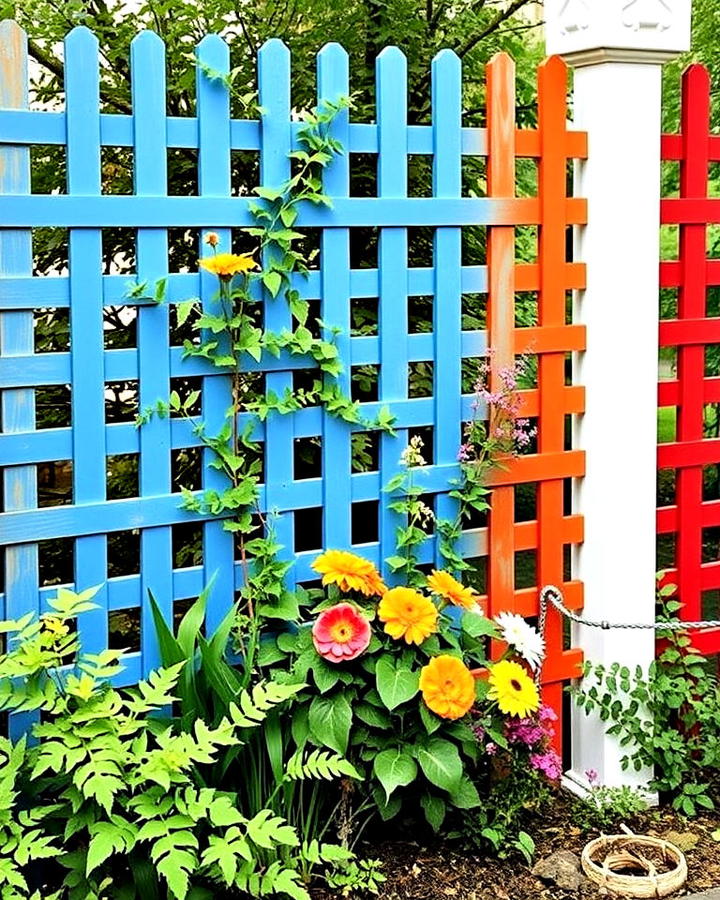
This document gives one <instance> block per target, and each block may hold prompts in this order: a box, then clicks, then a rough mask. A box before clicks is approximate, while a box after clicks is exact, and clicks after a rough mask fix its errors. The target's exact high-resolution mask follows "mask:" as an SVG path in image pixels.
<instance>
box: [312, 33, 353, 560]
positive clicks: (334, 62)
mask: <svg viewBox="0 0 720 900" xmlns="http://www.w3.org/2000/svg"><path fill="white" fill-rule="evenodd" d="M348 79H349V75H348V55H347V53H346V52H345V50H344V49H343V48H342V47H341V46H340V44H327V45H326V46H325V47H323V49H322V50H321V51H320V53H319V54H318V103H322V102H323V100H329V101H332V102H335V101H337V100H338V98H339V97H341V96H347V95H348V94H349V86H348ZM349 118H350V117H349V114H348V111H347V110H343V111H342V112H341V113H339V114H338V115H337V116H336V118H335V120H334V121H333V125H332V135H333V137H335V138H336V139H337V140H338V141H340V143H341V144H342V146H343V148H345V149H344V151H343V153H342V155H339V156H336V157H335V159H334V160H333V161H332V162H331V163H330V165H329V166H328V168H327V169H326V170H325V175H324V190H325V192H326V193H327V194H328V195H329V196H332V197H347V195H348V192H349V188H350V151H349V146H350V140H349V136H350V129H349ZM320 261H321V267H322V268H321V275H320V277H321V279H322V283H321V291H322V319H323V321H324V322H326V323H327V324H328V325H332V326H335V327H337V328H339V329H340V333H339V334H338V337H337V346H338V351H339V354H340V359H341V360H343V361H344V367H345V368H344V370H343V371H342V372H341V373H340V375H339V376H338V379H337V384H338V387H339V389H340V390H341V391H342V392H343V393H344V394H345V395H346V396H348V397H349V396H350V392H351V380H350V359H351V350H350V347H351V339H350V327H351V326H350V230H349V229H348V228H324V229H323V232H322V238H321V246H320ZM350 440H351V439H350V429H349V427H348V425H347V423H346V422H343V421H341V420H339V419H337V418H335V417H334V416H331V415H329V414H328V413H327V411H325V412H324V413H323V438H322V476H323V535H324V538H325V543H326V544H327V545H332V546H338V547H348V546H349V545H350V543H351V541H352V533H351V510H352V505H351V504H352V485H351V480H350V477H351V468H352V459H351V443H350Z"/></svg>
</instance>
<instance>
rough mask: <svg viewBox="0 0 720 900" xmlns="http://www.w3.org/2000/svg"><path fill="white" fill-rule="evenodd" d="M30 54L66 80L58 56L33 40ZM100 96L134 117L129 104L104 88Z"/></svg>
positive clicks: (30, 43)
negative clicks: (110, 94) (109, 93)
mask: <svg viewBox="0 0 720 900" xmlns="http://www.w3.org/2000/svg"><path fill="white" fill-rule="evenodd" d="M28 53H29V54H30V56H32V58H33V59H34V60H35V62H36V63H38V64H39V65H41V66H42V67H43V68H44V69H47V70H48V72H51V73H52V74H53V75H54V76H55V77H56V78H58V79H59V80H60V81H61V82H62V81H64V80H65V67H64V66H63V64H62V63H61V62H60V60H59V59H58V58H57V57H56V56H53V54H52V53H49V52H48V51H47V50H44V49H43V48H42V47H41V46H40V45H39V44H36V43H35V41H33V40H28ZM100 96H101V97H102V99H103V100H104V101H105V103H107V105H108V106H111V107H112V108H113V109H115V110H117V111H118V112H121V113H126V114H127V115H132V107H131V106H129V105H128V104H127V103H123V101H122V100H117V99H116V98H115V97H110V96H109V95H108V94H107V93H106V92H105V91H103V90H102V88H101V89H100Z"/></svg>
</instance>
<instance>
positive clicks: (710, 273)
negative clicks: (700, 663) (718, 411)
mask: <svg viewBox="0 0 720 900" xmlns="http://www.w3.org/2000/svg"><path fill="white" fill-rule="evenodd" d="M661 149H662V158H663V159H664V160H678V161H679V163H680V189H679V196H678V197H670V198H667V199H664V200H663V201H662V202H661V208H660V209H661V220H662V222H663V224H666V225H667V224H676V225H678V226H679V258H678V259H677V260H673V261H663V262H662V263H661V264H660V284H661V286H662V287H664V288H675V287H676V288H677V289H678V311H677V318H676V319H673V320H665V321H662V322H661V323H660V346H661V347H676V348H677V378H676V379H673V380H671V381H667V382H662V383H661V384H660V385H659V388H658V402H659V404H660V406H662V407H668V406H675V407H676V408H677V425H676V436H675V441H674V442H672V443H664V444H660V445H659V447H658V468H659V469H675V470H676V491H675V503H674V505H672V506H667V507H664V508H661V509H659V510H658V517H657V528H658V533H659V534H675V535H676V559H675V566H674V568H673V569H672V570H671V571H670V572H669V574H668V578H669V579H670V580H671V581H672V582H673V583H675V584H676V585H677V588H678V596H679V599H680V600H681V602H682V603H683V609H682V612H681V615H682V617H683V618H684V619H686V620H689V621H692V620H699V619H701V618H702V614H703V610H702V607H703V603H702V600H703V591H707V590H714V589H716V588H718V587H720V559H718V560H717V561H708V562H703V530H704V529H706V528H709V527H713V526H717V525H720V501H718V500H715V501H712V500H704V499H703V468H704V467H705V466H709V465H714V464H718V463H720V439H718V438H712V437H707V436H706V435H705V433H704V406H705V404H707V403H717V402H720V378H718V377H706V376H705V348H706V346H707V345H708V344H717V343H720V318H709V317H707V315H706V296H707V289H708V287H709V286H713V285H718V284H720V260H708V259H707V250H706V241H707V226H708V224H711V223H718V222H720V199H718V198H714V197H713V198H711V197H709V196H708V168H709V163H710V162H712V161H716V160H718V159H720V137H718V136H713V135H711V133H710V78H709V75H708V72H707V70H706V69H705V68H704V67H703V66H700V65H693V66H690V67H689V68H688V69H687V71H686V72H685V73H684V75H683V84H682V115H681V128H680V133H679V134H675V135H663V137H662V143H661ZM694 642H695V645H696V646H697V648H698V649H699V650H700V651H701V652H702V653H706V654H715V653H718V652H720V631H718V632H709V633H702V634H700V633H698V634H696V635H695V636H694Z"/></svg>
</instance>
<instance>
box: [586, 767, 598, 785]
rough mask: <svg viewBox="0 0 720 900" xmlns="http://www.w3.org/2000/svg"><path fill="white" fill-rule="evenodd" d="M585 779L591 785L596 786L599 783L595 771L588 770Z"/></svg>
mask: <svg viewBox="0 0 720 900" xmlns="http://www.w3.org/2000/svg"><path fill="white" fill-rule="evenodd" d="M585 777H586V778H587V780H588V781H589V782H590V784H591V785H595V784H597V782H598V773H597V772H596V771H595V769H588V770H587V772H586V773H585Z"/></svg>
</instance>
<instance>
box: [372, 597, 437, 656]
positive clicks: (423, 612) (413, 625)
mask: <svg viewBox="0 0 720 900" xmlns="http://www.w3.org/2000/svg"><path fill="white" fill-rule="evenodd" d="M378 617H379V619H380V621H381V622H384V623H385V633H386V634H389V635H390V637H392V638H395V639H396V640H400V638H403V639H404V640H405V643H406V644H422V642H423V641H424V640H425V639H426V638H429V637H430V635H431V634H434V633H435V632H436V631H437V620H438V611H437V608H436V607H435V604H434V603H433V602H432V601H431V600H428V598H427V597H423V595H422V594H418V592H417V591H414V590H413V589H412V588H407V587H396V588H391V589H390V590H389V591H388V592H387V593H386V594H385V595H384V596H383V598H382V600H381V601H380V605H379V606H378Z"/></svg>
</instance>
